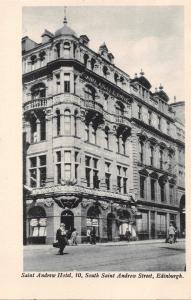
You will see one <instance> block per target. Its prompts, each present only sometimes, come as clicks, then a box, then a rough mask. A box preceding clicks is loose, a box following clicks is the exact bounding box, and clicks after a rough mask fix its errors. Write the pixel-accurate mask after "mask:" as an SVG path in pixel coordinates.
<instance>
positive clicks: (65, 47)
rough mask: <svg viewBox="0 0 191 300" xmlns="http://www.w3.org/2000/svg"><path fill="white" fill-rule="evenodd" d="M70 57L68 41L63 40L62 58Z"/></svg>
mask: <svg viewBox="0 0 191 300" xmlns="http://www.w3.org/2000/svg"><path fill="white" fill-rule="evenodd" d="M69 57H70V43H69V42H65V43H64V58H69Z"/></svg>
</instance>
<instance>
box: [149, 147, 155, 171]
mask: <svg viewBox="0 0 191 300" xmlns="http://www.w3.org/2000/svg"><path fill="white" fill-rule="evenodd" d="M150 165H151V166H153V165H154V147H153V145H151V146H150Z"/></svg>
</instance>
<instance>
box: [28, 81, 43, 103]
mask: <svg viewBox="0 0 191 300" xmlns="http://www.w3.org/2000/svg"><path fill="white" fill-rule="evenodd" d="M31 96H32V100H35V99H39V98H45V97H46V86H45V84H44V83H38V84H36V85H34V86H33V87H32V88H31Z"/></svg>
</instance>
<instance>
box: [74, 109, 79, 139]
mask: <svg viewBox="0 0 191 300" xmlns="http://www.w3.org/2000/svg"><path fill="white" fill-rule="evenodd" d="M77 120H78V111H77V110H76V111H75V113H74V135H75V136H78V126H77Z"/></svg>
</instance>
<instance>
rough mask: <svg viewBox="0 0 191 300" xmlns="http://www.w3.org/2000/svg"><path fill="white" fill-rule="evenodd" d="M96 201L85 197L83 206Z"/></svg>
mask: <svg viewBox="0 0 191 300" xmlns="http://www.w3.org/2000/svg"><path fill="white" fill-rule="evenodd" d="M94 202H95V201H94V200H91V199H83V200H82V203H81V205H82V207H83V208H86V207H87V206H88V205H90V204H92V203H94Z"/></svg>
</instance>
